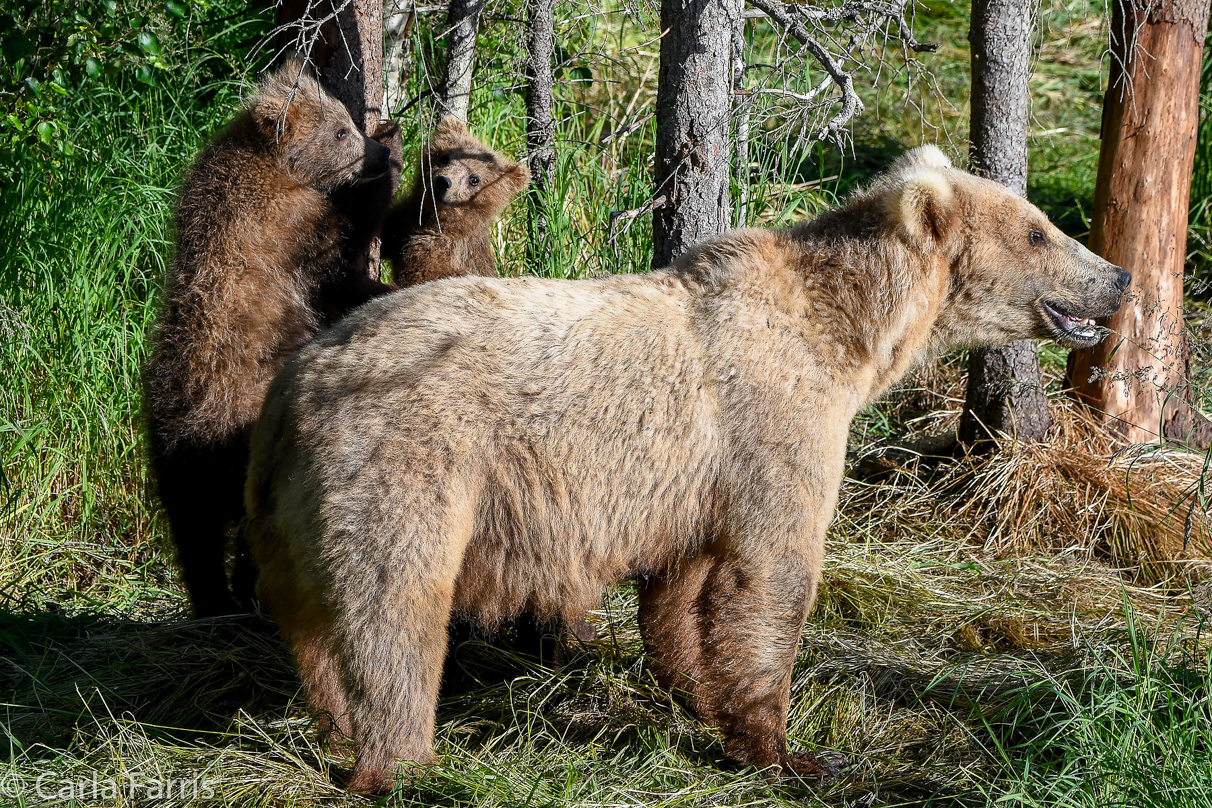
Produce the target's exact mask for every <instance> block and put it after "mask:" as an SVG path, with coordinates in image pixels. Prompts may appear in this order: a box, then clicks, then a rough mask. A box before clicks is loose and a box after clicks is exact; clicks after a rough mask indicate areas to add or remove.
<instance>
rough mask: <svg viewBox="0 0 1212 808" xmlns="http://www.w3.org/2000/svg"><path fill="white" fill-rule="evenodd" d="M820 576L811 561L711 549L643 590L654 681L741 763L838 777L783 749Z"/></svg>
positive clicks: (828, 765)
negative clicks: (718, 735) (799, 651)
mask: <svg viewBox="0 0 1212 808" xmlns="http://www.w3.org/2000/svg"><path fill="white" fill-rule="evenodd" d="M819 576H820V565H819V561H817V562H816V563H815V564H814V563H813V561H812V559H811V558H810V557H801V556H797V555H793V554H788V555H787V556H785V557H781V558H777V559H771V558H757V559H753V560H746V559H745V558H744V557H742V556H739V555H737V554H735V553H732V552H729V551H728V550H727V549H726V548H723V547H720V546H718V545H713V546H711V547H710V548H709V550H708V552H706V553H705V554H704V555H702V556H699V557H697V558H694V559H691V560H690V561H688V562H687V563H685V564H683V565H681V566H680V567H679V568H678V569H677V570H676V571H674V572H671V573H670V574H668V575H666V576H662V577H660V578H657V579H654V580H652V581H650V582H649V583H647V584H646V585H645V586H644V587H643V588H642V590H641V594H640V626H641V633H642V634H643V636H644V641H645V645H646V648H647V650H648V653H649V654H650V655H651V656H653V657H654V660H655V668H656V674H657V677H658V680H659V681H661V683H662V684H663V685H665V686H670V687H673V688H675V690H677V691H681V692H682V693H683V694H685V695H686V696H688V698H687V702H688V704H689V706H690V708H691V709H692V710H694V711H695V713H697V714H698V715H699V716H700V717H702V718H703V719H705V720H707V721H710V722H711V723H713V724H715V725H717V726H718V727H719V728H720V729H721V730H722V732H723V734H724V748H725V751H726V752H727V754H728V756H729V757H730V758H732V759H734V760H736V761H738V762H740V763H743V764H747V765H751V766H755V767H757V768H763V769H764V768H769V767H778V768H779V769H781V770H782V771H783V772H784V773H787V774H793V775H801V776H809V777H821V776H824V775H827V774H830V773H832V770H833V768H834V766H833V765H832V761H829V760H822V761H818V760H817V759H816V758H815V757H814V756H813V755H812V754H810V753H800V754H794V755H793V754H791V753H789V752H788V750H787V707H788V702H789V700H790V694H791V672H792V667H793V665H794V663H795V655H796V648H797V646H798V644H799V637H800V631H801V629H802V627H803V624H804V619H805V617H806V616H807V613H808V609H809V607H810V605H811V603H812V600H813V598H814V597H815V593H816V587H817V582H818V580H819Z"/></svg>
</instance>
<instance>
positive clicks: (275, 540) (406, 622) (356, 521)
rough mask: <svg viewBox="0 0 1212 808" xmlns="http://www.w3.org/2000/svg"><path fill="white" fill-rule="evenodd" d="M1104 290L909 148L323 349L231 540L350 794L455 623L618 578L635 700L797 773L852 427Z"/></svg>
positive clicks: (307, 365) (582, 598) (1074, 315)
mask: <svg viewBox="0 0 1212 808" xmlns="http://www.w3.org/2000/svg"><path fill="white" fill-rule="evenodd" d="M1127 281H1128V276H1127V273H1125V272H1123V271H1122V270H1120V269H1119V268H1118V267H1114V266H1112V265H1110V264H1108V263H1107V262H1106V261H1103V260H1102V259H1100V258H1098V257H1097V256H1095V255H1093V254H1091V253H1090V252H1089V251H1087V250H1086V249H1085V248H1083V247H1082V246H1081V245H1079V244H1078V243H1077V242H1075V241H1073V240H1072V239H1070V238H1067V237H1066V236H1065V235H1064V234H1062V233H1061V232H1060V231H1059V230H1057V229H1056V228H1055V227H1053V226H1052V225H1051V224H1049V223H1048V220H1047V219H1046V218H1045V217H1044V216H1043V214H1041V213H1040V212H1039V211H1038V210H1037V209H1036V208H1035V207H1033V206H1032V205H1030V204H1029V203H1027V202H1026V201H1024V200H1022V199H1020V198H1019V197H1017V196H1015V195H1014V194H1013V193H1011V192H1010V191H1008V190H1006V189H1005V188H1003V187H1002V186H1000V185H997V184H995V183H992V182H988V181H985V180H982V179H978V178H976V177H973V176H971V175H969V174H967V173H965V172H963V171H958V170H956V169H953V168H951V166H950V164H949V163H948V162H947V161H946V158H945V157H943V155H942V153H941V152H939V151H938V150H937V149H934V148H923V149H919V150H916V151H914V152H911V153H909V154H908V155H906V156H905V157H903V158H902V159H901V160H900V161H898V163H897V164H896V165H894V167H893V168H892V170H891V172H890V173H889V174H888V175H886V176H885V177H884V178H883V179H882V180H881V181H879V182H878V183H877V184H876V185H875V186H874V187H873V188H872V189H870V190H869V191H867V192H865V193H860V194H858V195H856V196H854V197H853V198H851V199H850V200H849V201H848V202H847V203H846V204H845V205H844V206H843V207H841V208H840V209H838V210H834V211H831V212H828V213H825V214H824V215H822V216H820V217H819V218H818V219H816V220H814V221H812V222H809V223H806V224H803V225H800V226H798V227H795V228H792V229H790V230H784V231H764V230H737V231H733V232H731V233H726V234H724V235H722V236H719V237H716V238H713V239H711V240H710V241H708V242H706V243H705V244H702V245H700V246H698V247H696V248H694V249H692V250H691V251H690V252H688V253H687V254H686V255H684V256H682V257H681V258H680V259H679V260H678V261H677V262H676V263H675V264H674V266H672V267H671V268H669V269H665V270H661V271H657V272H651V273H647V274H636V275H622V276H617V277H611V278H606V279H599V280H584V281H546V280H536V279H520V278H519V279H506V280H495V279H494V280H486V279H481V278H459V279H450V280H445V281H438V282H436V283H432V284H428V285H426V286H422V287H418V288H416V289H409V290H406V291H403V292H398V293H395V294H393V295H390V296H387V297H384V298H381V299H379V300H376V301H374V302H372V303H370V304H369V305H367V306H366V307H365V308H363V309H362V310H361V311H359V312H357V313H356V314H354V315H353V316H351V317H349V318H348V319H347V320H346V321H345V322H343V323H341V324H339V325H338V326H337V327H336V328H334V329H332V330H331V331H329V332H326V333H325V334H322V335H321V336H319V337H318V338H316V339H315V340H313V341H312V342H311V343H310V344H308V345H307V346H305V347H304V348H303V349H302V350H300V351H299V353H298V354H297V355H296V356H295V357H294V358H293V359H292V360H291V361H290V362H289V363H288V364H287V366H286V367H285V369H284V370H283V371H282V373H281V374H279V376H278V378H277V379H275V380H274V383H273V386H272V387H271V389H270V392H269V394H268V397H267V399H266V403H265V410H264V412H263V413H262V415H261V419H260V420H259V421H258V423H257V426H256V430H255V432H254V434H253V440H252V462H251V465H250V469H249V478H248V489H247V497H248V499H247V504H248V513H249V519H250V526H249V541H250V544H251V546H252V549H253V552H254V554H255V555H256V558H257V561H258V563H259V564H260V565H261V570H262V577H261V581H260V585H259V589H258V592H259V594H260V596H261V598H262V602H263V603H264V604H265V605H266V606H267V608H268V609H269V611H270V613H271V614H272V615H273V616H274V618H275V619H276V620H277V621H278V624H279V625H280V626H281V628H282V630H283V632H284V633H285V635H286V636H287V638H288V639H289V641H290V643H291V645H292V646H293V649H294V654H295V660H296V663H297V664H298V667H299V671H300V673H301V675H302V678H303V682H304V684H305V686H306V689H307V693H308V696H309V698H310V700H311V703H312V705H313V706H314V707H315V708H316V709H318V710H322V711H327V712H329V713H331V714H332V715H333V716H334V717H335V720H336V722H337V725H338V726H339V727H340V728H341V730H342V732H344V733H345V734H347V735H350V736H351V737H352V738H353V740H354V742H355V744H356V747H357V756H358V757H357V764H356V766H355V768H354V772H353V775H352V777H351V779H350V781H349V787H350V788H351V789H353V790H355V791H365V792H380V791H384V790H386V789H389V788H390V787H391V786H392V785H393V784H394V783H395V780H396V776H397V773H398V772H399V771H400V770H401V768H404V769H405V770H406V769H407V767H408V765H409V764H408V763H407V762H412V763H414V764H422V765H423V764H426V763H428V762H430V761H432V760H433V759H434V752H433V746H432V742H433V731H434V708H435V701H436V697H437V693H438V684H439V679H440V677H441V672H442V659H443V656H444V655H445V653H446V630H445V629H446V623H447V621H448V620H449V619H450V616H451V615H452V614H466V615H474V616H476V617H478V618H479V619H481V620H483V621H485V622H487V623H489V624H492V623H495V622H497V621H500V620H502V619H505V618H508V617H509V616H511V615H514V614H517V613H518V612H519V611H521V610H523V609H532V610H534V611H535V612H536V613H538V614H540V615H576V614H580V613H582V612H583V611H584V610H586V609H587V608H589V607H591V606H592V605H594V604H596V603H597V602H599V598H600V597H601V593H602V589H603V587H605V586H607V585H609V584H611V583H613V582H615V581H618V580H620V579H621V578H623V577H625V576H628V575H637V574H638V575H641V576H643V580H644V583H643V585H642V586H641V589H640V612H639V619H640V629H641V634H642V636H643V639H644V643H645V646H646V648H647V651H648V653H649V655H650V656H651V658H652V659H653V660H654V663H653V664H654V668H655V673H656V675H657V677H658V679H659V680H660V681H661V682H662V683H663V684H664V685H666V686H668V687H676V688H677V689H678V690H679V691H680V692H681V693H684V694H686V697H687V700H688V702H689V705H690V707H691V708H692V709H693V710H694V711H695V712H696V713H697V714H698V715H699V716H701V717H702V718H703V719H704V720H707V721H710V722H711V723H713V724H715V725H716V726H718V727H719V728H720V730H721V732H722V733H723V738H724V747H725V750H726V752H727V754H728V755H729V756H731V757H732V758H734V759H736V760H738V761H740V762H741V763H744V764H749V765H753V766H757V767H763V768H764V767H778V768H780V769H781V770H783V771H785V772H787V773H788V774H807V775H817V774H820V773H821V771H822V767H821V765H820V762H819V761H817V760H816V759H814V757H813V756H812V755H811V754H807V753H799V754H796V753H794V752H791V751H789V750H788V748H787V739H786V719H787V706H788V700H789V689H790V683H791V674H792V665H793V663H794V661H795V657H796V646H797V643H798V641H799V637H800V632H801V628H802V626H803V622H804V619H805V616H806V615H807V614H808V611H809V609H810V608H811V606H812V602H813V600H814V599H815V597H816V592H817V586H818V585H819V582H820V579H821V561H822V558H823V556H824V553H825V531H826V528H827V527H828V525H829V523H830V521H831V519H832V517H833V511H834V506H835V505H836V502H837V495H838V487H839V485H840V482H841V478H842V472H843V465H844V462H845V456H846V440H847V434H848V429H849V425H850V422H851V419H852V418H853V417H854V415H855V413H856V412H857V411H859V410H861V409H862V408H863V407H865V406H866V405H867V404H868V402H870V401H871V400H872V399H873V398H875V397H876V396H878V395H879V394H880V393H881V392H883V391H884V390H887V389H888V387H889V386H890V385H892V384H894V383H895V382H896V381H897V379H899V378H900V377H901V376H902V375H903V374H904V373H905V371H906V370H907V369H908V368H909V367H910V366H911V365H913V364H914V363H915V362H918V361H920V360H922V359H924V358H926V357H929V356H932V355H937V354H940V353H942V352H945V351H948V350H951V349H953V348H956V347H959V346H974V345H993V344H998V343H1004V342H1009V341H1011V340H1015V339H1023V338H1027V337H1052V338H1055V339H1056V340H1057V341H1059V342H1060V343H1061V344H1063V345H1066V346H1068V347H1079V346H1089V345H1093V344H1095V343H1097V342H1098V341H1099V340H1101V339H1102V336H1103V334H1104V333H1105V332H1103V331H1102V330H1101V329H1099V328H1097V327H1096V326H1095V325H1093V323H1092V322H1091V321H1090V320H1088V319H1087V318H1092V317H1100V316H1105V315H1108V314H1110V313H1111V312H1114V311H1115V310H1116V309H1117V308H1119V304H1120V298H1121V295H1122V292H1123V290H1124V287H1125V286H1126V285H1127ZM400 761H405V762H406V763H404V764H401V763H400Z"/></svg>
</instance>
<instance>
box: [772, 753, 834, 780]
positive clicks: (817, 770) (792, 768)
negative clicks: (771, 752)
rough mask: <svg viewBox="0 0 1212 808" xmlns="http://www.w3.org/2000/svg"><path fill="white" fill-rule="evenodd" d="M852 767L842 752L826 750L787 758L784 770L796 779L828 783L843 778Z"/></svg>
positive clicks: (797, 754)
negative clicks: (849, 767) (843, 773)
mask: <svg viewBox="0 0 1212 808" xmlns="http://www.w3.org/2000/svg"><path fill="white" fill-rule="evenodd" d="M849 765H850V761H849V759H847V757H846V756H845V755H843V754H842V753H841V752H834V751H832V750H829V749H826V750H824V751H821V752H816V753H813V752H798V753H796V754H793V755H789V756H788V757H787V762H786V763H785V764H784V769H785V770H787V773H788V774H791V775H793V776H795V777H799V778H805V779H811V780H817V781H819V782H828V781H830V780H836V779H837V778H838V777H841V775H842V772H843V771H844V770H845V769H846V768H847V767H848V766H849Z"/></svg>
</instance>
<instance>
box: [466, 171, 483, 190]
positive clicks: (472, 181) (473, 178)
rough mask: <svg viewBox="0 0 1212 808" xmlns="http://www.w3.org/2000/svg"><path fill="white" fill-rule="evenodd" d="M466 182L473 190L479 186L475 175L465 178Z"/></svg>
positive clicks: (478, 179)
mask: <svg viewBox="0 0 1212 808" xmlns="http://www.w3.org/2000/svg"><path fill="white" fill-rule="evenodd" d="M467 182H468V184H470V185H471V187H472V188H475V187H476V186H477V185H479V184H480V178H479V177H477V176H476V175H475V174H472V175H471V176H470V177H468V178H467Z"/></svg>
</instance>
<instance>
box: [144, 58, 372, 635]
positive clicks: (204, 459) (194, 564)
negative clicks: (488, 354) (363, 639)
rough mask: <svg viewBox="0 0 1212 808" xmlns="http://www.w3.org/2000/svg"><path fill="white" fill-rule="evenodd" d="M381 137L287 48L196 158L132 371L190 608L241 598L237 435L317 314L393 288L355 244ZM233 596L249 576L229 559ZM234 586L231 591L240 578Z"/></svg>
mask: <svg viewBox="0 0 1212 808" xmlns="http://www.w3.org/2000/svg"><path fill="white" fill-rule="evenodd" d="M391 192H392V187H391V176H390V165H389V150H388V148H387V147H386V146H381V145H379V144H378V143H376V142H375V141H373V140H371V139H370V138H367V137H366V136H364V135H363V134H362V132H361V130H360V129H359V128H358V127H357V126H356V125H355V124H354V122H353V120H352V119H351V118H350V116H349V112H348V111H347V110H346V109H345V106H344V105H343V104H342V103H341V102H340V101H338V100H337V99H336V98H335V97H334V96H332V95H330V94H329V93H328V91H326V90H325V89H324V88H323V87H321V86H320V84H319V83H318V82H317V81H316V80H315V79H314V78H312V77H311V76H310V75H309V74H307V73H306V72H305V71H304V68H303V65H302V64H301V63H300V62H297V61H291V62H288V63H286V64H285V65H283V66H282V67H281V68H280V69H278V70H277V72H275V73H274V74H273V75H271V76H270V77H269V78H268V79H267V80H266V81H265V83H264V84H263V85H262V86H261V88H260V91H259V92H258V93H257V95H256V97H255V98H253V100H252V101H251V102H250V103H249V105H248V107H247V108H246V109H245V110H244V111H243V112H241V113H240V114H239V115H238V116H237V117H236V118H235V120H233V121H232V122H231V123H230V124H229V125H228V126H227V128H226V129H224V130H223V131H222V132H221V133H220V134H219V135H218V136H217V137H216V138H215V140H214V142H213V143H211V144H210V145H209V146H207V147H206V149H205V150H204V151H203V152H202V154H201V155H200V156H199V157H198V160H197V162H196V163H195V164H194V166H193V168H192V170H191V171H190V173H189V177H188V179H187V180H186V182H185V186H184V188H183V189H182V192H181V198H180V201H179V203H178V205H177V211H176V229H177V251H176V256H175V258H174V260H173V262H172V265H171V266H170V268H169V272H168V279H167V284H166V289H165V293H164V295H165V300H164V308H163V311H162V312H161V313H160V317H159V320H158V322H157V324H156V328H155V331H154V333H153V336H152V351H151V359H150V361H149V362H148V365H147V370H146V376H145V388H146V389H145V392H146V411H147V417H148V422H149V427H150V432H151V435H150V437H151V461H152V465H153V469H154V472H155V477H156V482H157V484H158V487H159V493H160V499H161V501H162V502H163V504H164V508H165V511H166V512H167V515H168V520H169V526H170V528H171V531H172V536H173V540H174V542H175V543H176V546H177V555H178V560H179V562H180V564H181V569H182V572H183V574H184V578H185V585H186V587H187V589H188V590H189V596H190V599H191V600H192V602H193V606H194V610H195V612H196V614H197V615H198V616H200V617H201V616H209V615H217V614H226V613H231V612H235V611H238V610H239V608H240V607H239V606H238V604H237V602H236V600H235V599H233V597H232V593H231V591H230V590H229V589H228V584H227V576H226V573H225V569H224V555H225V544H226V533H227V531H228V529H229V528H230V526H231V525H232V524H233V523H235V522H238V521H239V520H240V519H241V518H242V516H243V514H244V502H243V500H244V497H243V490H244V474H245V469H246V467H247V464H248V434H249V431H250V430H251V428H252V425H253V422H254V421H256V418H257V415H258V413H259V412H260V411H261V403H262V402H263V401H264V398H265V391H266V389H267V388H268V387H269V382H270V380H271V379H272V378H273V376H274V374H275V373H277V371H278V370H279V369H280V368H281V367H282V365H283V364H284V363H285V362H286V358H287V357H288V356H290V355H291V354H292V353H293V352H294V351H295V349H297V348H298V347H299V346H300V345H302V344H303V343H304V342H306V341H307V340H308V338H310V337H311V336H312V335H313V334H315V333H316V331H317V330H319V329H320V327H321V326H324V325H326V324H328V322H329V321H331V320H335V319H336V318H338V317H340V316H342V315H343V314H345V313H346V312H347V311H349V310H351V309H353V308H354V307H356V306H358V305H361V304H362V303H364V302H366V301H367V300H368V299H370V298H371V297H373V296H375V295H377V294H381V293H383V292H386V291H390V289H389V287H387V286H385V285H383V284H380V283H378V282H376V281H372V280H370V279H369V278H368V277H367V276H366V274H365V269H364V265H363V263H362V261H361V256H362V255H363V254H364V252H365V251H366V249H367V246H368V245H369V244H370V240H371V239H372V238H373V237H374V236H375V235H376V233H377V230H378V227H379V224H380V222H381V221H382V219H383V216H384V215H385V213H386V211H387V207H388V205H389V203H390V201H391ZM237 572H238V575H237V579H236V580H235V581H233V583H234V584H235V585H236V588H237V595H242V596H243V599H248V598H251V595H252V578H253V576H254V573H253V572H252V570H251V567H250V566H249V565H248V563H247V558H245V559H244V561H243V563H240V564H238V567H237ZM241 590H242V591H241Z"/></svg>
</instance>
